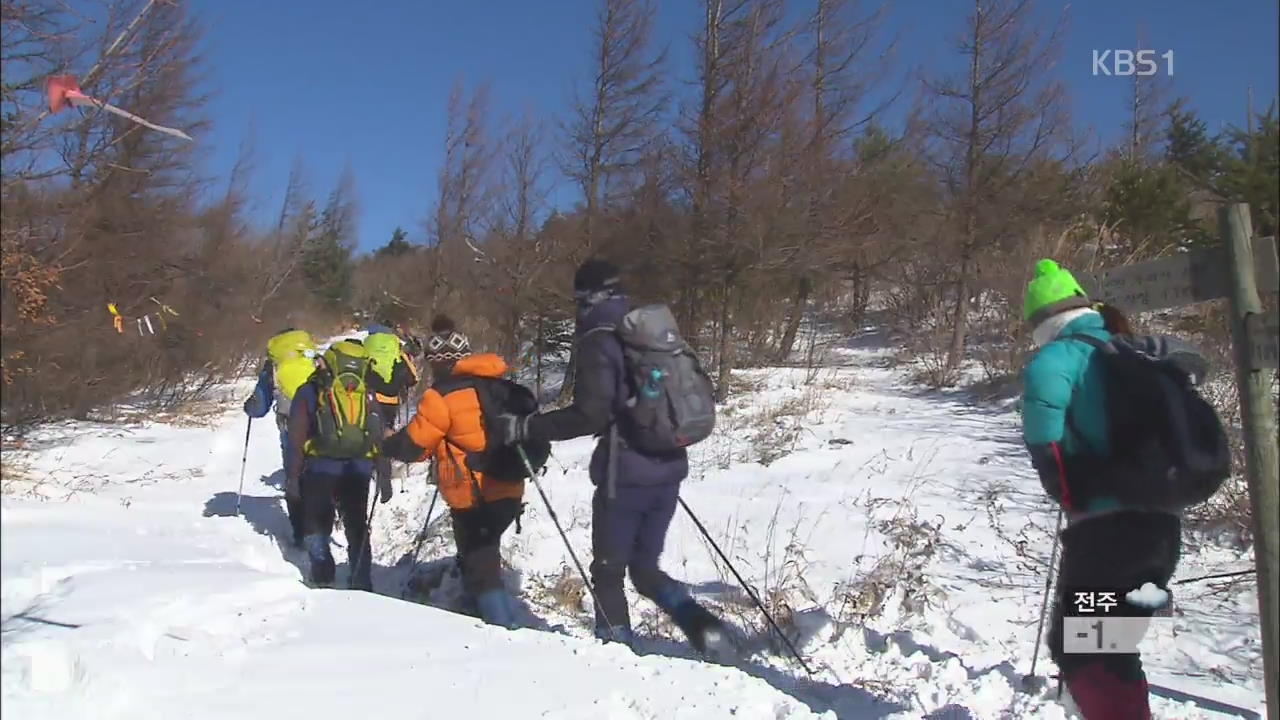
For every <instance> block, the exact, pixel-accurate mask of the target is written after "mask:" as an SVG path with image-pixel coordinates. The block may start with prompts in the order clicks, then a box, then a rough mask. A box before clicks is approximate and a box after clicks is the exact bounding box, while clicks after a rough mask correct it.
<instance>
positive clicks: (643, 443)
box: [600, 305, 716, 453]
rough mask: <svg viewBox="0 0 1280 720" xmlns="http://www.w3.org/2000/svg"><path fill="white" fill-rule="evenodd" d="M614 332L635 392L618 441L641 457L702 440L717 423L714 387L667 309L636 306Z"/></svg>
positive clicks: (620, 417)
mask: <svg viewBox="0 0 1280 720" xmlns="http://www.w3.org/2000/svg"><path fill="white" fill-rule="evenodd" d="M600 329H601V330H615V329H614V328H611V327H606V328H600ZM616 333H617V335H618V338H619V339H620V340H621V341H622V351H623V357H624V359H625V361H626V370H627V375H628V376H629V378H630V382H629V385H630V389H631V391H632V392H633V393H634V395H632V397H631V398H630V399H629V400H628V401H627V405H626V408H625V409H624V410H623V411H622V412H621V413H619V414H618V418H617V423H618V430H619V432H620V434H621V436H622V438H623V439H625V440H626V442H627V444H628V445H630V446H631V447H633V448H635V449H637V450H640V451H642V452H646V453H665V452H672V451H674V450H679V449H682V448H686V447H689V446H690V445H693V444H694V443H698V442H701V441H703V440H705V439H706V438H707V436H709V435H710V434H711V431H712V429H714V428H715V425H716V401H715V387H714V386H713V385H712V383H711V378H710V377H708V376H707V373H706V372H705V371H704V370H703V369H702V364H701V363H699V362H698V358H697V356H696V355H694V354H693V349H692V348H691V347H689V344H688V343H686V342H685V341H684V338H683V337H681V335H680V330H679V328H678V327H677V326H676V319H675V316H674V315H672V314H671V309H670V308H668V307H667V306H666V305H646V306H644V307H640V308H636V309H635V310H632V311H631V312H629V313H627V314H626V316H625V317H623V318H622V327H620V328H616Z"/></svg>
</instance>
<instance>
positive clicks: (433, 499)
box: [410, 485, 440, 562]
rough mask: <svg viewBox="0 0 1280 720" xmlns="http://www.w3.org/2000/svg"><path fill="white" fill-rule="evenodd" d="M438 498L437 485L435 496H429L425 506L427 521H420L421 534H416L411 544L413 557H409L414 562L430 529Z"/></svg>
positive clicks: (438, 488) (438, 487)
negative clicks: (428, 501) (415, 538)
mask: <svg viewBox="0 0 1280 720" xmlns="http://www.w3.org/2000/svg"><path fill="white" fill-rule="evenodd" d="M439 497H440V486H439V485H437V486H436V491H435V494H433V495H432V496H431V504H430V505H427V519H426V520H423V521H422V532H420V533H418V538H417V542H415V543H414V544H413V555H411V556H410V557H412V558H413V561H414V562H417V561H418V551H419V550H421V549H422V544H423V543H424V542H426V541H427V530H428V528H430V527H431V513H433V512H435V509H436V498H439Z"/></svg>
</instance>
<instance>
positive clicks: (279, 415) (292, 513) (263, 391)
mask: <svg viewBox="0 0 1280 720" xmlns="http://www.w3.org/2000/svg"><path fill="white" fill-rule="evenodd" d="M315 356H316V344H315V340H314V339H312V337H311V334H310V333H308V332H307V331H305V330H296V329H294V328H291V327H288V328H285V329H283V330H281V331H280V332H279V333H277V334H276V335H275V336H274V337H272V338H271V339H270V340H268V341H267V359H266V360H265V361H264V362H263V364H262V368H261V370H259V371H258V383H257V385H255V386H254V388H253V394H252V395H250V396H249V397H248V399H246V400H245V401H244V412H245V414H246V415H248V416H249V417H250V418H255V419H256V418H260V417H264V416H265V415H266V414H267V412H268V411H270V410H271V408H272V406H273V405H274V406H275V411H276V428H277V429H279V431H280V456H281V466H282V467H283V462H284V456H285V454H286V450H285V445H286V442H285V441H286V436H287V433H288V429H289V405H290V404H291V403H292V402H293V396H294V393H296V392H297V391H298V388H300V387H302V385H303V384H304V383H306V382H307V381H308V380H310V379H311V376H312V374H314V373H315V370H316V361H315V359H314V358H315ZM285 506H286V509H287V510H288V512H289V524H290V525H291V526H292V528H293V544H294V545H295V546H298V547H300V546H301V545H302V524H301V523H302V511H301V508H300V507H298V505H297V504H296V503H295V502H293V501H292V500H290V499H289V498H288V497H286V498H285Z"/></svg>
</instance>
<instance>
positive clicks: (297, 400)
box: [284, 384, 316, 480]
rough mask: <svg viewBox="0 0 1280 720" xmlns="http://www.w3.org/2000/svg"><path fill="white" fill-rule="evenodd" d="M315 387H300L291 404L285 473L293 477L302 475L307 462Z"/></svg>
mask: <svg viewBox="0 0 1280 720" xmlns="http://www.w3.org/2000/svg"><path fill="white" fill-rule="evenodd" d="M315 397H316V393H315V388H314V386H312V385H310V384H307V385H303V386H302V387H301V388H299V389H298V392H297V393H295V394H294V396H293V403H292V404H291V405H290V406H289V432H288V434H287V436H286V443H285V468H284V470H285V473H286V474H287V475H288V476H289V478H291V479H294V480H296V479H298V478H300V477H302V470H303V467H304V465H305V464H306V446H307V440H309V439H310V438H311V415H312V413H313V412H315V405H314V403H315Z"/></svg>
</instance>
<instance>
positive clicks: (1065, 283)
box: [1022, 259, 1089, 327]
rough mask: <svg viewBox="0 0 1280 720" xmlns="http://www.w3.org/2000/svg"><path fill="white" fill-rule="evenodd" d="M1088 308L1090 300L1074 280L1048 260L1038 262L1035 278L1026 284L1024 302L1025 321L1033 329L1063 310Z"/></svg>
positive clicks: (1068, 273) (1023, 315) (1023, 313)
mask: <svg viewBox="0 0 1280 720" xmlns="http://www.w3.org/2000/svg"><path fill="white" fill-rule="evenodd" d="M1082 307H1089V298H1088V296H1086V295H1085V292H1084V288H1082V287H1080V283H1078V282H1076V279H1075V277H1074V276H1073V275H1072V274H1071V273H1070V272H1069V271H1067V270H1063V269H1062V268H1061V267H1059V266H1058V263H1056V262H1054V261H1052V260H1049V259H1045V260H1041V261H1040V262H1037V263H1036V276H1035V277H1034V278H1033V279H1032V280H1031V282H1030V283H1028V284H1027V296H1026V298H1025V299H1024V300H1023V302H1022V319H1023V320H1026V321H1027V322H1028V323H1029V324H1030V325H1031V327H1035V326H1037V325H1039V324H1040V323H1042V322H1044V320H1045V319H1046V318H1049V317H1052V316H1054V315H1057V314H1058V313H1060V312H1063V311H1064V310H1073V309H1075V308H1082Z"/></svg>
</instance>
